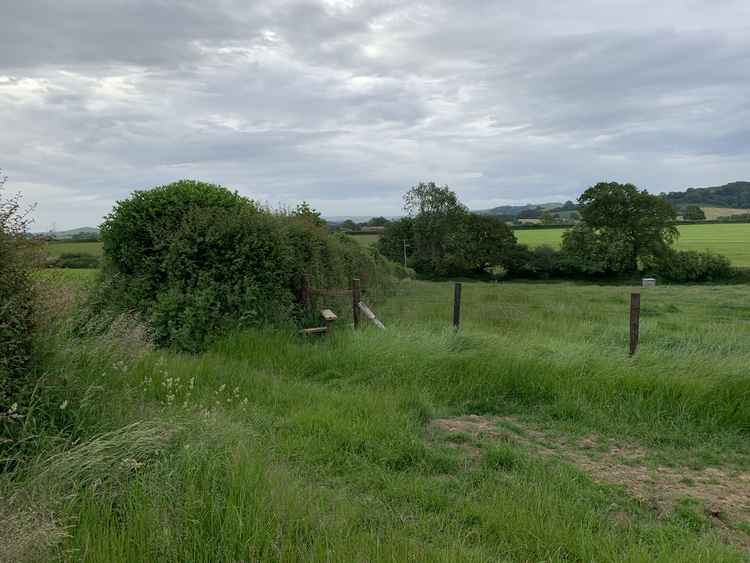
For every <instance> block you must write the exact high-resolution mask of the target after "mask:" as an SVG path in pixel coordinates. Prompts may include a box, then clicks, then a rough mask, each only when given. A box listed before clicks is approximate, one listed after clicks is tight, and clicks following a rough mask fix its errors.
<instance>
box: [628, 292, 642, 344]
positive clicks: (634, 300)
mask: <svg viewBox="0 0 750 563" xmlns="http://www.w3.org/2000/svg"><path fill="white" fill-rule="evenodd" d="M640 322H641V294H640V293H631V294H630V355H631V356H632V355H633V354H635V351H636V350H637V349H638V339H639V337H640Z"/></svg>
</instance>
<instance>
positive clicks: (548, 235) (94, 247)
mask: <svg viewBox="0 0 750 563" xmlns="http://www.w3.org/2000/svg"><path fill="white" fill-rule="evenodd" d="M563 232H564V229H517V230H515V231H514V233H515V235H516V238H517V239H518V241H519V242H520V243H522V244H528V245H529V246H532V247H534V246H541V245H543V244H547V245H550V246H554V247H559V246H560V242H561V237H562V233H563ZM353 238H354V240H356V241H357V242H358V243H360V244H362V245H365V246H369V245H371V244H373V243H375V242H377V240H378V239H379V238H380V235H377V234H367V235H354V236H353ZM675 247H676V248H677V249H678V250H711V251H713V252H716V253H719V254H724V255H725V256H727V258H729V259H730V260H731V261H732V264H733V265H734V266H739V267H750V224H747V223H735V224H727V225H717V224H709V225H683V226H681V227H680V238H679V239H678V241H677V244H676V245H675ZM48 252H49V254H50V255H51V256H53V257H54V256H60V255H61V254H63V253H68V252H82V253H88V254H94V255H96V256H101V254H102V243H100V242H53V243H50V244H49V245H48Z"/></svg>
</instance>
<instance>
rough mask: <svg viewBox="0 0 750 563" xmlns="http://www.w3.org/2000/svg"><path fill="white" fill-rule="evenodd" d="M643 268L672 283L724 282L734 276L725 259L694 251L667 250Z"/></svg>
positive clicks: (720, 256) (716, 255) (710, 253)
mask: <svg viewBox="0 0 750 563" xmlns="http://www.w3.org/2000/svg"><path fill="white" fill-rule="evenodd" d="M644 266H645V270H646V271H648V272H652V273H653V274H655V275H657V276H659V277H662V278H664V279H666V280H669V281H674V282H704V281H726V280H729V279H732V277H733V275H734V271H733V269H732V264H731V262H730V261H729V259H728V258H727V257H725V256H722V255H720V254H714V253H712V252H696V251H694V250H688V251H684V250H682V251H677V250H669V251H668V252H665V253H664V254H662V255H661V256H658V257H656V258H654V259H653V260H651V261H649V262H647V263H646V264H644Z"/></svg>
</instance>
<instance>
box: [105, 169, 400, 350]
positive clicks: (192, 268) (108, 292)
mask: <svg viewBox="0 0 750 563" xmlns="http://www.w3.org/2000/svg"><path fill="white" fill-rule="evenodd" d="M316 217H317V214H315V213H314V212H312V211H311V212H310V213H299V212H298V211H295V212H292V213H288V214H285V213H272V212H270V211H268V210H265V209H262V208H261V207H260V206H258V205H257V204H256V203H255V202H253V201H251V200H248V199H246V198H243V197H241V196H239V195H238V194H236V193H233V192H231V191H229V190H227V189H225V188H222V187H220V186H216V185H212V184H205V183H200V182H194V181H187V180H183V181H180V182H175V183H173V184H170V185H167V186H161V187H158V188H155V189H153V190H149V191H141V192H135V193H134V194H133V196H132V197H130V198H129V199H127V200H125V201H121V202H119V203H118V204H117V205H116V207H115V209H114V210H113V211H112V213H111V214H110V215H108V216H107V218H106V220H105V222H104V224H103V225H102V228H101V232H102V240H103V243H104V256H105V261H104V267H103V279H102V283H101V285H100V287H99V290H98V294H97V297H96V299H95V300H94V304H95V307H94V311H101V310H110V311H112V312H122V311H133V312H135V313H136V314H137V315H138V316H139V317H140V318H142V319H143V320H145V321H146V322H147V323H148V324H149V325H150V328H151V329H152V333H153V337H154V339H155V340H156V343H157V344H159V345H162V346H172V347H175V348H177V349H180V350H186V351H198V350H201V349H203V348H204V347H205V346H206V344H207V342H208V341H209V340H210V339H211V338H212V336H214V335H216V334H219V333H221V332H224V331H226V330H229V329H232V328H235V327H243V326H257V325H261V324H278V323H285V322H289V321H291V320H293V319H295V318H299V315H300V313H301V311H300V307H299V297H300V294H301V289H302V283H303V274H304V273H307V274H310V275H311V276H312V277H313V283H314V285H315V286H317V287H348V285H349V283H350V280H351V278H352V277H354V276H359V277H360V278H361V280H362V286H363V287H364V288H365V289H366V290H370V291H372V290H375V289H378V288H383V287H384V286H386V285H387V284H388V283H390V280H391V279H392V275H393V274H394V273H397V270H396V268H397V267H396V266H394V265H390V264H388V263H387V262H386V261H385V259H383V257H382V256H380V255H379V254H378V253H377V252H372V251H369V250H367V249H364V248H362V247H361V246H360V245H359V244H357V242H356V241H353V240H352V239H350V238H349V237H346V236H345V235H340V236H339V235H330V234H329V233H328V232H327V230H326V229H325V227H324V225H323V224H322V222H321V221H319V220H317V219H316Z"/></svg>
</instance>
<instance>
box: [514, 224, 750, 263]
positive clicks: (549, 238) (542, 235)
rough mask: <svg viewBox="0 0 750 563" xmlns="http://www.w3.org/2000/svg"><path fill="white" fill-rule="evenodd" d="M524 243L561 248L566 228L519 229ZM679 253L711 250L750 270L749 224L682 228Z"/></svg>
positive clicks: (520, 239)
mask: <svg viewBox="0 0 750 563" xmlns="http://www.w3.org/2000/svg"><path fill="white" fill-rule="evenodd" d="M514 232H515V235H516V238H517V239H518V241H519V242H520V243H522V244H528V245H529V246H532V247H534V246H541V245H543V244H546V245H549V246H553V247H555V248H558V247H559V246H560V243H561V237H562V233H563V232H564V230H563V229H519V230H516V231H514ZM675 248H677V249H678V250H710V251H712V252H716V253H718V254H723V255H725V256H726V257H727V258H729V259H730V260H731V261H732V264H733V265H735V266H740V267H750V224H746V223H734V224H727V225H717V224H710V225H683V226H681V227H680V238H679V239H678V241H677V244H676V245H675Z"/></svg>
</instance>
